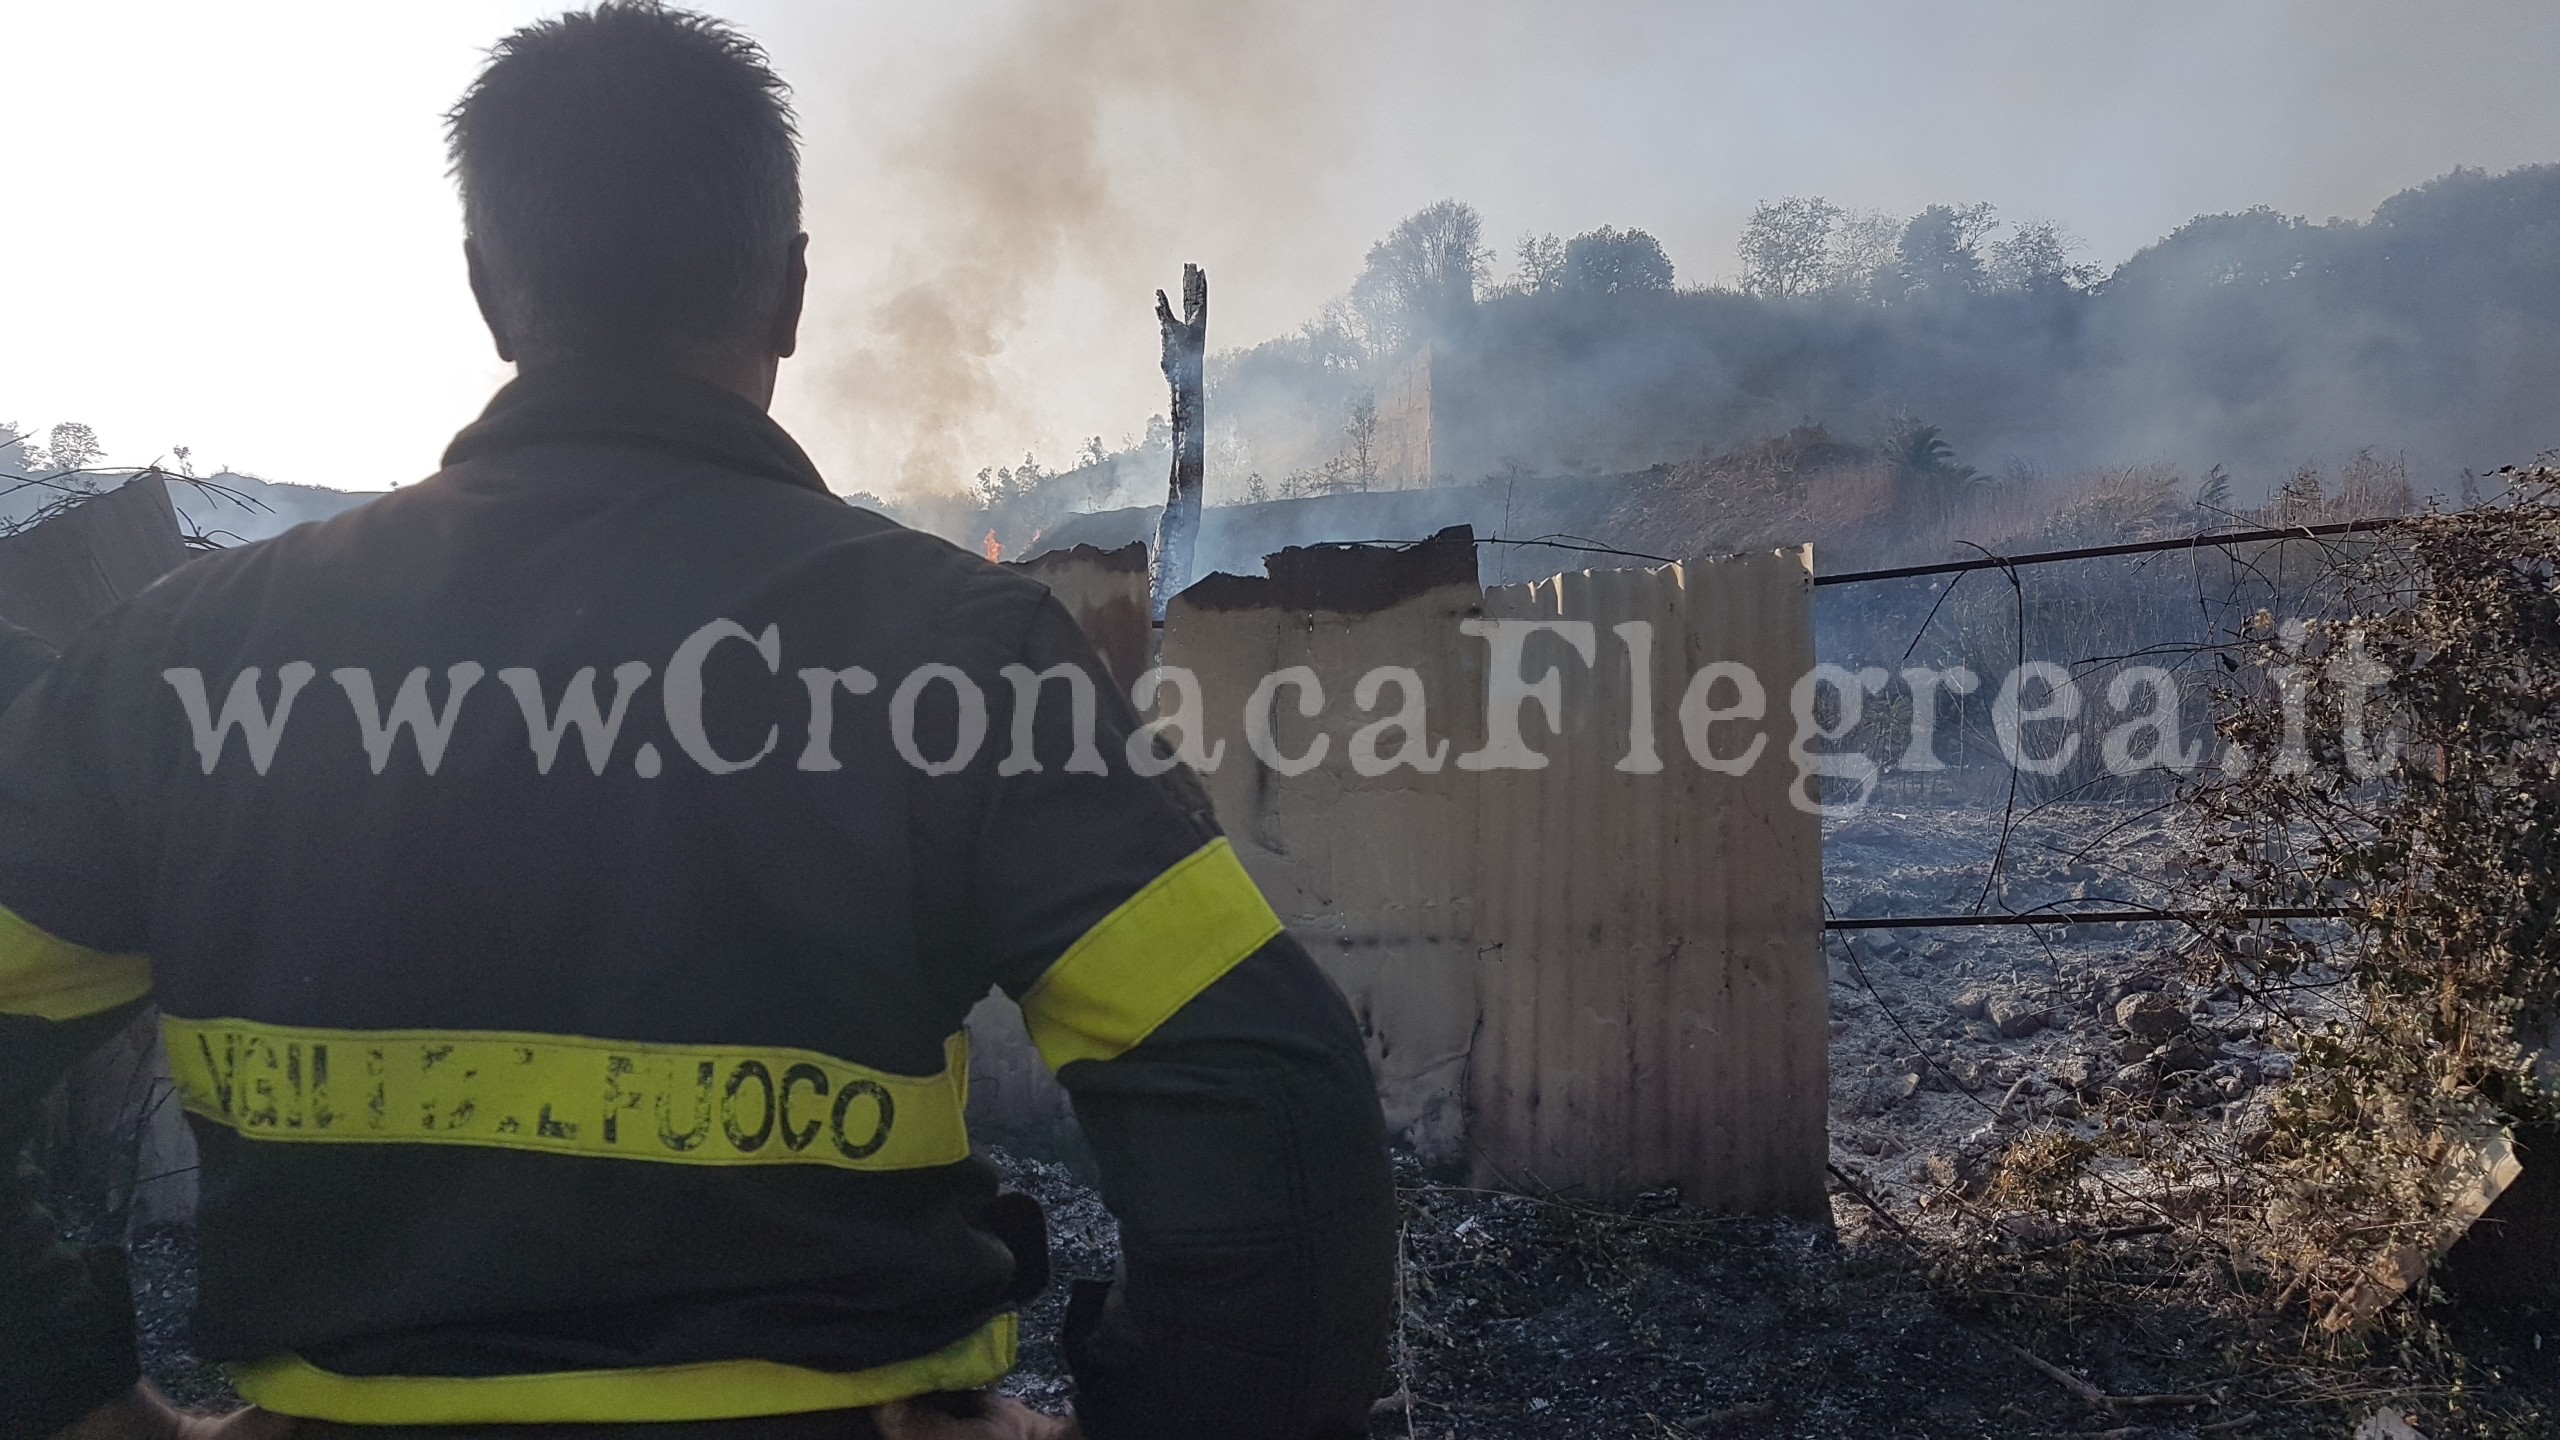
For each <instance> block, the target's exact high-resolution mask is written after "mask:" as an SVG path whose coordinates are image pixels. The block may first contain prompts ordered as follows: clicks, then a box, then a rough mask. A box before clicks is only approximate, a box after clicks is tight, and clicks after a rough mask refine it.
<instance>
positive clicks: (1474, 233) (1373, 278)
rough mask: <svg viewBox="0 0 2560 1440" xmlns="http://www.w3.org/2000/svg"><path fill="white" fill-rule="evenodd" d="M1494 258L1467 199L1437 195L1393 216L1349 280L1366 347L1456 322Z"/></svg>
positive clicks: (1389, 348) (1400, 341)
mask: <svg viewBox="0 0 2560 1440" xmlns="http://www.w3.org/2000/svg"><path fill="white" fill-rule="evenodd" d="M1492 265H1493V252H1492V251H1491V250H1488V249H1486V248H1485V245H1484V217H1482V216H1480V215H1478V214H1477V213H1476V208H1475V207H1474V206H1472V205H1469V204H1467V203H1465V202H1463V201H1459V200H1436V201H1433V202H1432V203H1431V204H1429V205H1425V206H1423V207H1422V208H1421V209H1419V210H1416V211H1415V212H1413V213H1412V214H1410V215H1407V216H1406V217H1404V219H1402V220H1401V221H1398V222H1397V224H1396V228H1395V229H1393V230H1390V231H1388V232H1387V235H1386V238H1385V239H1383V240H1380V241H1379V242H1378V243H1377V244H1375V245H1372V246H1370V247H1369V256H1368V259H1367V261H1366V262H1365V263H1364V264H1363V265H1362V266H1361V268H1360V278H1359V279H1358V280H1356V281H1354V282H1353V283H1352V286H1351V307H1352V309H1353V310H1354V311H1355V312H1357V314H1358V316H1359V318H1360V321H1361V323H1362V327H1363V329H1364V330H1365V331H1366V332H1367V333H1366V334H1365V335H1364V336H1363V337H1362V339H1363V340H1364V341H1365V342H1366V348H1367V349H1368V351H1369V353H1370V354H1372V355H1384V354H1389V353H1391V352H1393V351H1396V350H1399V349H1402V348H1403V347H1404V346H1405V345H1406V344H1408V343H1410V342H1411V341H1413V340H1415V339H1417V338H1421V337H1425V336H1428V335H1430V334H1433V333H1435V332H1438V331H1441V330H1445V329H1447V328H1448V327H1449V326H1450V325H1452V324H1454V323H1456V321H1457V320H1458V318H1459V317H1460V316H1461V315H1463V314H1464V313H1465V312H1466V311H1467V309H1468V308H1469V307H1471V306H1473V305H1474V304H1475V301H1476V287H1477V286H1478V285H1480V284H1482V283H1484V280H1485V277H1486V275H1487V274H1488V273H1490V271H1491V268H1492Z"/></svg>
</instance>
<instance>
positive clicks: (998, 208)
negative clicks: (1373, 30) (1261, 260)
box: [824, 0, 1324, 496]
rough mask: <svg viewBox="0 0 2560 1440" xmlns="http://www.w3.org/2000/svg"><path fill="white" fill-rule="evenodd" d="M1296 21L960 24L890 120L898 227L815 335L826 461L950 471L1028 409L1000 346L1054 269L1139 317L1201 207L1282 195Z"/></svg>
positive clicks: (1155, 4) (1294, 111)
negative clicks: (923, 94)
mask: <svg viewBox="0 0 2560 1440" xmlns="http://www.w3.org/2000/svg"><path fill="white" fill-rule="evenodd" d="M1311 28H1312V27H1311V24H1310V21H1309V17H1308V13H1307V9H1306V7H1304V6H1289V5H1285V4H1282V3H1279V0H1223V3H1218V4H1205V3H1185V0H1081V3H1050V0H1036V3H1029V4H1024V5H1022V6H1020V7H1019V8H1018V9H1016V10H1014V11H1013V12H1012V13H1011V14H1010V15H1009V16H1008V17H1007V18H1006V20H1005V21H1004V22H1003V25H1002V27H1001V28H1000V29H999V30H998V31H997V33H995V34H994V35H993V36H991V37H981V38H978V39H975V40H973V43H972V45H971V47H970V52H969V54H968V56H967V58H966V59H965V60H964V61H963V63H962V64H961V65H960V66H959V67H958V68H957V69H956V70H955V71H954V72H953V73H952V75H951V77H950V78H949V80H948V81H947V82H945V83H943V84H941V85H940V86H939V87H938V88H937V89H936V90H935V91H934V92H933V93H932V94H931V95H930V97H929V99H928V100H927V102H926V103H925V105H924V106H923V108H922V111H921V113H920V115H919V117H918V119H917V121H916V123H915V124H914V126H913V128H912V130H911V131H909V132H908V133H906V134H903V135H900V136H897V137H894V138H893V139H891V140H890V141H889V150H888V157H889V163H890V170H891V173H892V176H893V177H894V178H895V180H897V181H898V182H899V183H900V186H901V188H902V191H903V193H902V194H901V196H900V197H899V199H900V201H901V202H902V203H903V204H904V205H906V206H907V207H908V208H906V209H904V210H902V211H900V212H899V213H898V215H897V216H896V222H897V226H896V228H897V232H898V234H899V237H900V238H899V241H898V243H897V244H896V246H895V248H894V249H893V250H892V252H891V254H890V257H889V262H888V265H887V268H886V269H885V271H884V272H883V273H882V274H881V275H880V277H879V279H878V281H877V282H876V284H875V285H873V286H872V287H871V288H870V290H869V291H868V293H866V294H865V295H864V296H863V297H862V300H861V302H860V304H859V307H858V316H856V317H854V318H852V319H850V320H849V321H847V322H846V323H847V324H848V327H849V328H850V329H852V330H853V331H854V333H852V334H847V335H837V336H830V337H829V340H830V342H831V343H830V345H829V347H828V348H830V349H831V350H834V351H836V352H837V353H839V354H841V355H842V356H843V358H842V359H841V360H840V361H839V362H837V363H836V364H835V365H834V366H833V367H832V368H831V369H830V370H829V372H828V376H827V381H826V384H825V386H824V390H825V397H826V401H827V403H828V404H829V406H830V408H831V409H832V410H833V411H834V413H835V418H836V421H837V423H838V424H840V425H842V426H844V427H846V428H847V429H848V430H849V431H850V434H849V435H848V436H847V437H846V439H847V440H848V441H849V445H848V449H849V450H850V452H851V457H852V458H853V459H854V461H855V466H854V468H853V469H852V470H851V471H847V472H843V473H840V475H839V481H840V483H843V484H845V485H846V486H847V487H848V488H854V487H860V488H876V489H890V488H894V489H895V490H897V491H898V492H900V493H902V494H905V495H908V496H926V495H932V494H936V493H948V492H950V491H951V490H953V489H954V488H955V487H956V486H957V485H959V484H960V483H961V482H962V481H963V480H964V479H965V478H966V476H967V475H968V474H970V473H971V472H972V471H974V470H975V469H976V468H977V467H978V466H979V465H983V464H986V463H989V462H990V461H994V460H997V459H1000V458H1001V456H999V455H998V454H997V453H996V446H997V445H998V444H1000V443H1002V440H1003V439H1005V438H1010V437H1014V436H1019V435H1020V434H1023V433H1025V432H1026V431H1027V430H1028V429H1029V428H1030V426H1029V424H1028V419H1029V415H1030V411H1029V407H1027V406H1025V405H1024V404H1023V403H1021V400H1020V399H1019V398H1018V397H1017V396H1016V395H1014V394H1011V393H1009V386H1008V383H1007V379H1006V376H1005V372H1004V367H1003V366H1002V364H1001V363H1000V362H1001V359H1002V357H1003V356H1004V355H1005V353H1006V351H1007V348H1008V346H1009V345H1011V344H1013V343H1014V342H1015V341H1017V340H1018V339H1020V338H1021V336H1022V334H1023V330H1024V326H1025V323H1026V321H1027V320H1028V319H1029V318H1030V317H1031V316H1032V314H1033V312H1034V310H1035V308H1037V309H1039V310H1040V312H1041V314H1042V315H1043V317H1044V318H1054V314H1055V312H1054V309H1053V307H1051V306H1049V305H1048V304H1047V303H1045V301H1044V295H1045V291H1046V290H1047V288H1048V287H1051V286H1052V285H1053V282H1056V281H1058V280H1060V279H1061V278H1062V277H1073V278H1075V279H1078V280H1083V281H1088V282H1090V283H1092V284H1093V285H1094V286H1095V287H1096V288H1097V289H1100V290H1102V291H1104V292H1106V293H1108V294H1109V295H1111V296H1113V297H1114V298H1116V299H1119V300H1121V301H1123V302H1124V304H1125V308H1126V310H1127V312H1128V316H1129V318H1130V321H1131V322H1132V324H1143V325H1144V326H1145V328H1146V333H1147V334H1149V335H1152V325H1153V322H1152V320H1151V319H1150V318H1148V317H1149V314H1150V312H1149V310H1148V305H1149V303H1150V296H1149V290H1150V288H1151V287H1153V286H1157V285H1164V284H1168V283H1170V280H1171V279H1172V278H1173V277H1175V276H1177V275H1178V274H1179V264H1180V261H1181V260H1182V259H1184V258H1195V259H1196V258H1205V257H1203V256H1201V255H1199V254H1198V253H1196V247H1197V246H1198V244H1199V243H1200V241H1201V239H1202V236H1203V234H1204V233H1205V232H1207V231H1208V230H1209V229H1210V228H1211V227H1210V213H1211V212H1212V211H1214V212H1215V225H1214V229H1215V233H1219V234H1225V233H1230V232H1231V230H1232V228H1233V227H1234V226H1235V224H1236V221H1237V218H1238V215H1237V212H1238V210H1239V209H1240V208H1241V209H1248V210H1249V209H1255V208H1268V209H1269V210H1271V211H1272V212H1274V213H1275V214H1276V213H1277V212H1278V211H1279V210H1281V209H1283V208H1285V207H1286V205H1287V204H1288V202H1289V201H1290V200H1291V199H1292V198H1293V196H1294V194H1295V192H1296V190H1297V188H1298V187H1300V186H1301V185H1302V184H1303V182H1304V179H1305V176H1306V170H1305V168H1304V167H1305V162H1304V161H1303V159H1300V158H1298V157H1299V156H1301V155H1303V154H1304V153H1305V147H1306V146H1308V145H1309V143H1310V142H1311V141H1313V140H1315V139H1317V138H1318V137H1317V136H1316V135H1314V134H1313V133H1311V132H1313V131H1315V130H1317V128H1318V127H1319V126H1320V124H1321V119H1322V116H1323V113H1324V107H1323V106H1322V105H1321V104H1318V103H1316V102H1315V100H1314V92H1315V90H1316V88H1317V86H1316V79H1315V76H1314V73H1313V71H1314V67H1313V66H1312V65H1311V64H1310V51H1311V47H1310V43H1309V41H1310V30H1311ZM1115 313H1116V312H1115ZM1053 348H1054V347H1053ZM1088 353H1089V352H1088ZM1146 353H1149V354H1151V349H1150V351H1148V352H1146ZM1128 359H1129V360H1136V361H1137V363H1146V361H1144V360H1142V359H1139V358H1138V356H1137V355H1136V354H1134V353H1133V354H1132V355H1130V356H1129V357H1128ZM1111 363H1126V361H1124V360H1122V359H1121V358H1120V357H1119V356H1118V355H1117V354H1116V353H1115V355H1114V358H1113V361H1112V362H1111Z"/></svg>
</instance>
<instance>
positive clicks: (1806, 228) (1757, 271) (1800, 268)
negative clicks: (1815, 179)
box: [1738, 195, 1843, 300]
mask: <svg viewBox="0 0 2560 1440" xmlns="http://www.w3.org/2000/svg"><path fill="white" fill-rule="evenodd" d="M1842 214H1843V212H1842V211H1841V209H1840V207H1839V206H1837V205H1834V204H1832V203H1831V202H1830V201H1828V200H1825V199H1823V198H1822V197H1821V196H1819V195H1813V196H1804V195H1790V196H1788V197H1787V198H1785V199H1784V200H1779V201H1776V202H1774V203H1773V202H1771V201H1767V200H1763V201H1761V202H1760V203H1759V204H1758V205H1757V206H1755V207H1753V209H1752V211H1751V218H1750V219H1749V220H1747V221H1745V222H1744V223H1743V226H1742V242H1741V245H1740V246H1739V247H1738V248H1739V249H1740V252H1741V256H1742V288H1743V291H1744V292H1745V293H1746V294H1751V295H1765V296H1768V297H1769V298H1771V299H1775V300H1792V299H1796V298H1799V297H1801V296H1806V295H1811V294H1813V293H1814V292H1816V291H1818V290H1821V289H1823V288H1824V287H1825V286H1826V284H1827V283H1828V282H1829V281H1830V279H1831V268H1830V263H1829V262H1830V259H1831V254H1832V236H1833V233H1834V232H1835V231H1836V230H1837V229H1838V228H1839V225H1840V221H1841V217H1842Z"/></svg>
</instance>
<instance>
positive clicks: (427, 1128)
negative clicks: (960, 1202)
mask: <svg viewBox="0 0 2560 1440" xmlns="http://www.w3.org/2000/svg"><path fill="white" fill-rule="evenodd" d="M160 1025H161V1030H162V1033H163V1034H164V1035H165V1036H166V1037H167V1040H168V1049H169V1067H170V1071H171V1073H172V1074H173V1075H174V1076H175V1077H176V1080H177V1087H178V1095H179V1098H180V1100H181V1101H182V1102H183V1103H184V1104H185V1105H186V1107H187V1109H189V1110H191V1111H193V1112H195V1113H196V1114H198V1115H201V1116H203V1117H204V1118H206V1119H208V1120H211V1121H213V1122H215V1123H216V1124H220V1125H224V1126H228V1127H229V1128H231V1129H233V1130H236V1131H238V1132H239V1133H240V1134H241V1136H242V1137H243V1138H246V1139H250V1140H264V1141H285V1142H299V1143H331V1142H338V1143H356V1144H370V1145H382V1144H413V1145H485V1146H495V1147H497V1148H499V1149H505V1150H534V1151H541V1152H544V1153H547V1154H554V1155H589V1156H600V1157H605V1158H611V1159H622V1160H655V1161H662V1162H666V1163H670V1164H677V1165H831V1166H835V1167H837V1168H839V1169H846V1170H914V1169H922V1168H925V1167H928V1166H934V1165H949V1164H952V1163H953V1162H955V1161H959V1160H963V1159H966V1158H968V1154H969V1131H968V1125H967V1122H966V1119H965V1112H966V1110H967V1103H966V1099H965V1097H966V1094H967V1089H966V1087H967V1084H968V1074H969V1048H968V1047H969V1042H968V1037H967V1036H965V1035H960V1034H955V1035H953V1036H951V1037H950V1038H949V1039H948V1040H946V1041H944V1042H943V1060H944V1064H943V1069H942V1073H940V1074H938V1075H927V1076H911V1075H894V1074H891V1073H889V1072H887V1071H885V1070H874V1069H870V1068H869V1067H867V1066H862V1065H856V1064H853V1063H851V1062H850V1061H845V1060H838V1059H836V1058H834V1057H833V1056H828V1055H821V1054H819V1053H817V1052H816V1051H813V1050H786V1049H780V1048H760V1047H755V1046H742V1045H648V1044H628V1043H623V1042H619V1041H613V1040H591V1039H586V1038H584V1037H581V1036H574V1035H527V1034H516V1033H512V1032H506V1031H490V1030H455V1031H436V1030H315V1029H310V1028H307V1027H303V1026H298V1025H266V1024H261V1023H259V1022H256V1021H252V1020H186V1019H180V1018H177V1017H175V1016H164V1017H162V1019H161V1022H160Z"/></svg>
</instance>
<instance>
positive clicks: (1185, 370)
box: [1147, 265, 1209, 620]
mask: <svg viewBox="0 0 2560 1440" xmlns="http://www.w3.org/2000/svg"><path fill="white" fill-rule="evenodd" d="M1156 326H1157V328H1158V329H1160V330H1162V331H1163V332H1164V378H1165V383H1166V384H1168V385H1170V386H1172V387H1173V477H1172V483H1171V484H1170V485H1169V486H1168V487H1167V489H1166V491H1165V498H1164V518H1163V519H1162V520H1161V521H1159V522H1158V523H1157V525H1156V553H1155V566H1154V570H1153V573H1152V574H1150V575H1149V576H1148V585H1147V599H1148V602H1149V607H1150V609H1151V610H1152V611H1153V614H1154V618H1155V619H1158V620H1162V619H1163V618H1164V609H1165V603H1166V602H1167V601H1169V600H1171V599H1172V598H1173V597H1174V595H1175V593H1176V592H1178V591H1180V590H1181V589H1182V588H1183V587H1184V586H1186V585H1189V584H1190V583H1191V551H1192V547H1193V544H1194V542H1196V541H1197V540H1198V539H1199V538H1200V489H1201V483H1202V469H1201V413H1200V412H1201V405H1200V398H1201V397H1200V388H1201V375H1202V366H1203V357H1204V356H1205V355H1206V353H1207V351H1208V343H1209V277H1208V276H1207V275H1205V274H1203V273H1202V272H1201V269H1200V267H1199V266H1197V265H1185V266H1183V267H1182V318H1181V319H1179V320H1177V319H1175V318H1174V314H1173V306H1172V304H1171V303H1170V302H1168V301H1167V300H1166V299H1165V295H1164V292H1163V291H1161V290H1159V291H1157V292H1156Z"/></svg>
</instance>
